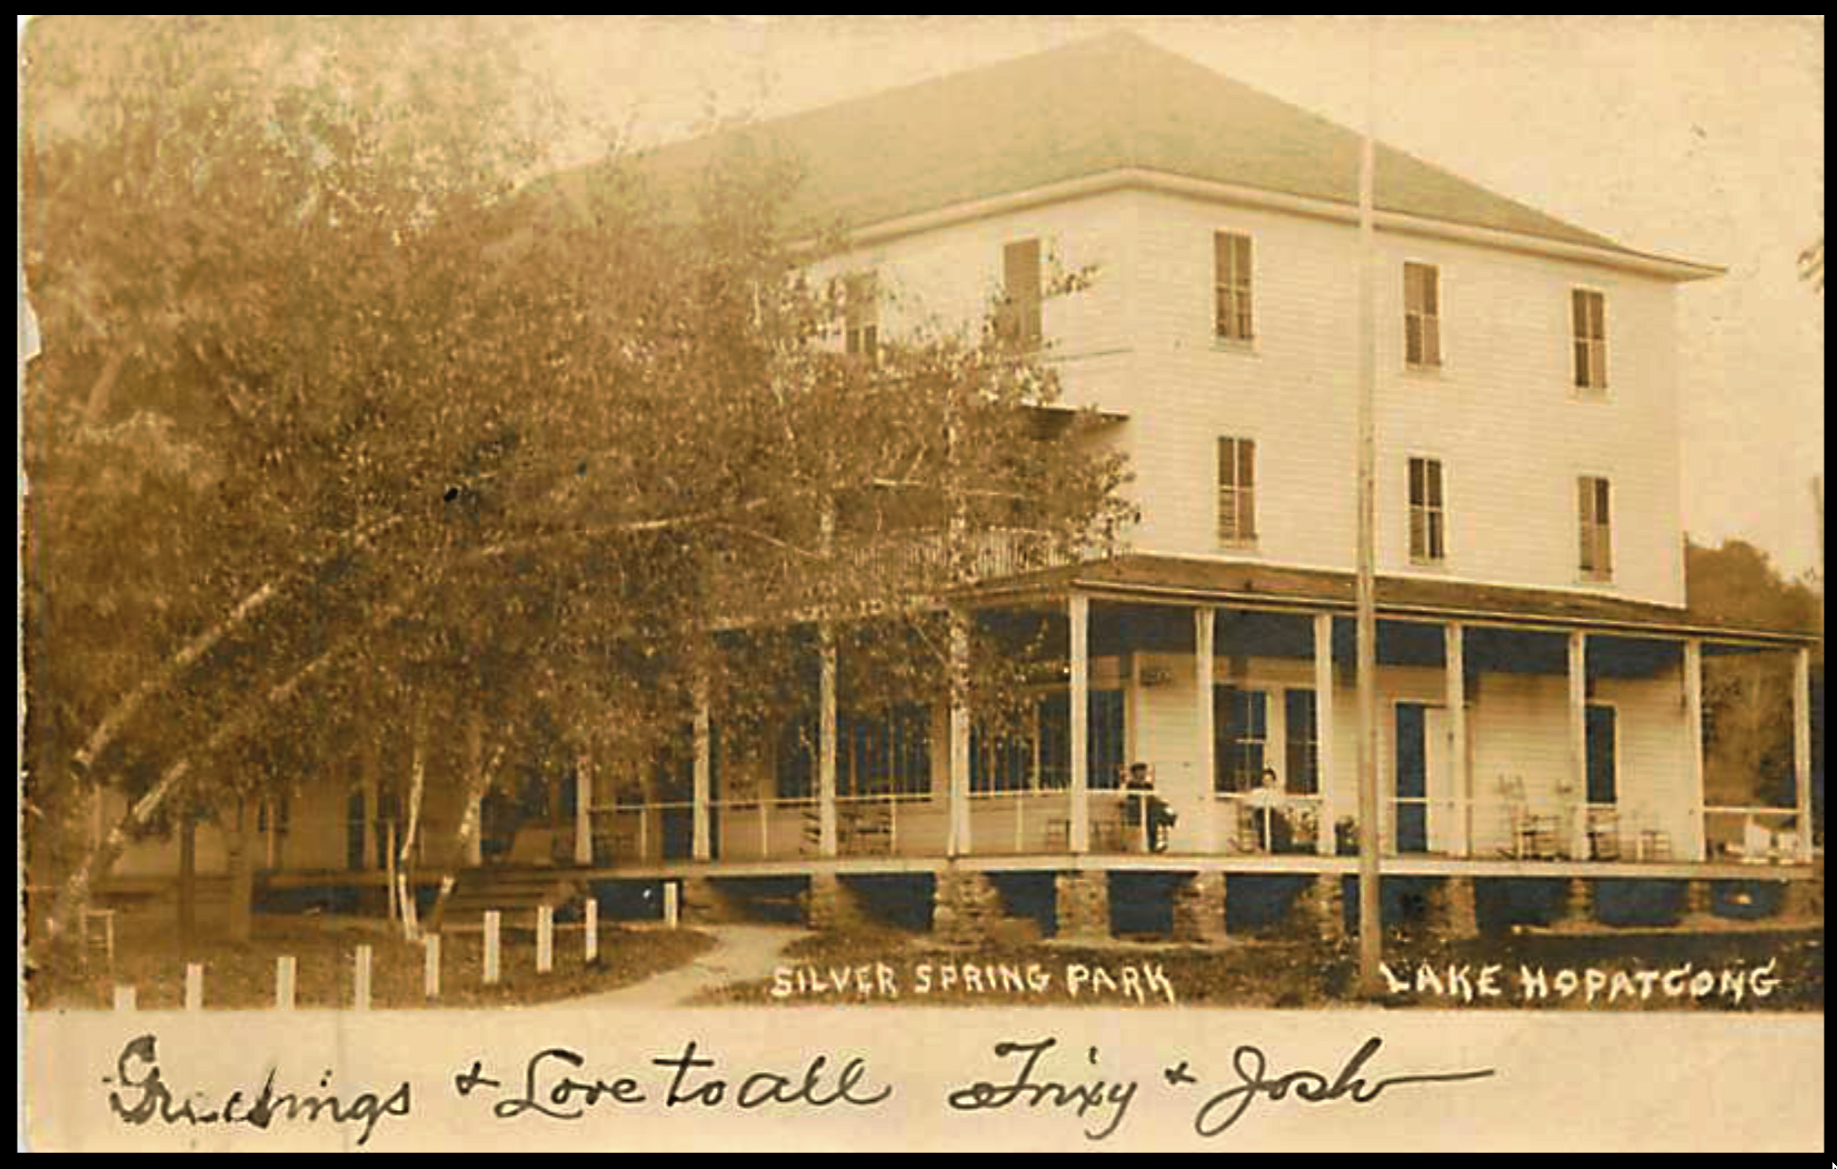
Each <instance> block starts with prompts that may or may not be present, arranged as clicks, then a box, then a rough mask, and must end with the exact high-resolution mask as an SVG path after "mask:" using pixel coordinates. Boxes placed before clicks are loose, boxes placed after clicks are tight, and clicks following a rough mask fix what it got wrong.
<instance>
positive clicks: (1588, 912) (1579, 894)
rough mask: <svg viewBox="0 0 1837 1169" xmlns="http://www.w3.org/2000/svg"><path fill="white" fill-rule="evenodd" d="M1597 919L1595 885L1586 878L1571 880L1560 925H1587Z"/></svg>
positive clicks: (1558, 920) (1559, 920)
mask: <svg viewBox="0 0 1837 1169" xmlns="http://www.w3.org/2000/svg"><path fill="white" fill-rule="evenodd" d="M1594 919H1595V883H1594V882H1593V881H1591V880H1588V879H1587V878H1585V877H1571V878H1569V889H1568V892H1567V894H1566V895H1565V896H1564V899H1563V908H1562V912H1561V914H1560V915H1559V916H1558V917H1557V920H1556V923H1557V924H1559V925H1587V924H1589V923H1590V922H1593V921H1594Z"/></svg>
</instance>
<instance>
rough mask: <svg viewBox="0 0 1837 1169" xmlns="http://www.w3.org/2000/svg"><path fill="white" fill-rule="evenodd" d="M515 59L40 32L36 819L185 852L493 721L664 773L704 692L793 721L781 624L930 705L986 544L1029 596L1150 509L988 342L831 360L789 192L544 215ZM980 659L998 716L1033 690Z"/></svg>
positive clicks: (917, 346)
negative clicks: (1034, 574) (970, 563)
mask: <svg viewBox="0 0 1837 1169" xmlns="http://www.w3.org/2000/svg"><path fill="white" fill-rule="evenodd" d="M499 31H501V26H497V25H490V24H485V23H482V22H480V21H478V20H471V19H467V20H456V21H455V20H447V19H442V20H438V21H429V20H425V19H423V18H392V19H381V18H355V19H352V20H345V21H339V22H329V21H323V20H315V19H309V18H285V17H272V18H269V17H263V18H230V17H224V18H218V17H210V18H144V19H143V18H132V19H130V18H59V19H54V20H52V21H50V22H44V23H41V24H37V25H34V26H33V34H34V35H33V37H32V38H29V43H28V46H27V47H28V61H27V70H26V98H27V121H26V132H25V151H24V157H23V160H22V167H23V173H24V176H25V190H26V200H25V204H24V209H23V218H24V224H25V236H26V247H25V267H26V279H27V286H28V288H29V289H30V293H31V295H32V297H33V301H34V304H35V306H36V309H37V312H38V317H39V320H40V323H41V329H42V333H43V337H44V348H43V353H42V355H41V357H40V358H39V359H38V361H37V362H36V363H35V364H34V366H33V367H32V369H31V370H30V371H29V377H28V383H27V387H26V400H25V413H26V417H27V422H28V425H27V434H26V436H25V451H24V455H25V464H26V473H27V479H28V482H29V485H30V490H29V493H28V496H27V501H26V525H27V532H28V538H27V546H26V569H27V573H26V600H25V605H26V614H27V624H26V637H27V649H26V652H27V695H28V702H29V709H30V711H31V715H30V720H29V722H28V728H27V732H28V746H27V756H28V767H27V774H28V795H29V798H30V799H31V800H32V801H34V803H35V804H36V805H37V806H38V807H40V808H41V809H44V810H45V811H46V814H47V816H48V817H49V818H53V819H55V818H56V816H57V813H56V812H55V809H57V808H58V807H60V806H63V807H65V808H66V809H67V808H68V807H69V806H70V805H71V803H72V797H74V796H76V795H79V794H81V792H82V791H83V790H85V788H86V786H87V785H88V784H90V783H101V784H104V785H108V786H111V787H115V788H118V789H120V790H122V791H124V792H126V793H128V794H130V795H132V796H135V797H143V796H144V797H145V799H143V801H142V806H141V812H140V814H138V815H137V817H136V819H135V820H134V821H133V823H134V824H138V825H142V826H152V827H157V826H158V823H159V817H160V816H161V815H163V814H164V809H166V808H168V807H173V806H183V805H185V804H187V803H189V804H191V805H194V806H195V807H196V808H198V809H199V810H201V811H202V812H203V813H204V814H213V813H221V812H223V811H225V810H227V809H228V808H229V807H230V805H231V804H232V803H233V802H234V801H235V799H236V798H238V797H243V796H248V795H252V794H256V793H259V792H261V791H263V790H268V789H271V788H273V787H276V786H280V787H285V786H290V785H295V784H298V783H300V782H302V780H303V779H305V778H310V777H313V776H317V775H323V774H326V773H327V772H334V773H335V772H337V771H340V770H347V767H346V765H347V763H348V762H349V761H350V758H351V757H352V756H356V757H357V758H359V759H367V760H369V761H370V764H371V765H373V766H378V767H384V768H388V769H391V770H393V771H394V772H396V773H398V774H399V773H401V772H405V771H406V770H407V768H408V766H409V762H408V759H407V758H406V756H407V754H408V752H407V749H406V748H405V747H404V742H405V741H406V740H408V739H410V738H411V736H410V735H408V734H407V733H405V728H407V727H409V726H411V725H413V724H415V722H416V720H417V719H419V718H422V717H425V718H427V719H429V720H431V725H430V727H429V738H430V740H431V742H432V743H433V744H434V745H435V746H436V748H437V747H438V746H439V745H440V744H441V743H443V742H445V741H452V740H455V739H457V738H459V737H460V735H459V731H460V729H461V728H462V727H464V726H467V725H469V724H470V722H471V720H473V719H474V718H477V719H480V720H482V722H483V723H484V725H485V726H486V727H487V728H488V734H489V735H490V737H491V740H492V743H491V747H490V749H488V750H486V751H485V752H483V753H482V755H483V756H484V757H490V758H510V759H520V758H532V759H533V760H534V761H535V762H537V763H542V762H543V761H544V760H545V759H546V760H547V763H549V764H553V763H554V762H555V761H554V760H553V759H548V758H547V757H548V756H552V755H553V754H555V753H556V752H557V751H560V752H561V753H562V754H564V755H566V754H572V753H577V752H581V751H591V752H592V753H593V754H594V755H595V756H596V757H604V758H612V759H620V758H623V759H635V758H640V757H643V756H644V755H645V754H647V753H649V752H651V751H652V750H654V748H655V747H656V746H657V745H658V744H659V743H660V742H663V741H665V740H668V739H670V738H671V737H673V736H676V735H677V734H679V733H680V728H681V726H682V725H683V723H684V721H685V720H686V718H687V713H688V710H689V709H690V705H691V699H692V696H693V695H694V694H695V693H696V691H697V690H698V688H701V687H707V688H708V689H709V690H710V691H711V692H713V693H714V694H716V695H718V696H719V698H720V700H721V702H722V704H723V709H724V710H725V711H726V712H727V715H728V716H729V717H733V718H736V719H745V718H754V719H765V718H768V717H770V716H771V715H772V714H773V713H774V712H775V711H779V710H782V708H783V704H784V703H785V702H797V701H807V700H808V699H807V695H808V691H807V690H804V689H803V688H802V681H801V680H802V679H804V678H807V677H808V675H809V669H810V659H811V649H812V640H811V636H810V634H809V631H808V629H807V628H806V629H804V630H798V629H794V628H789V627H787V623H788V622H792V621H797V622H802V623H803V624H804V625H805V626H806V627H807V626H808V624H809V622H811V621H812V620H814V619H817V618H820V619H821V620H822V621H823V622H824V623H825V624H826V625H827V626H828V627H829V628H830V629H831V630H832V632H833V636H835V637H837V638H838V639H840V640H842V641H844V642H845V643H846V644H847V652H848V655H849V660H850V661H851V662H852V663H853V666H852V668H851V669H850V670H849V672H848V673H847V675H846V677H847V678H848V679H849V685H850V686H851V687H853V688H855V689H860V684H861V683H862V682H865V681H866V680H869V679H872V680H873V687H874V688H876V690H877V693H876V694H875V695H874V696H873V697H872V699H871V700H872V701H874V702H881V701H887V700H889V699H890V697H891V695H892V694H894V693H895V692H897V693H902V694H924V693H929V694H932V695H935V694H936V693H937V687H938V685H940V683H939V681H938V679H939V677H940V676H941V673H942V671H941V670H940V669H939V668H938V667H939V666H940V665H941V663H942V661H943V659H944V657H945V656H947V655H946V648H947V645H948V642H949V637H948V635H947V633H946V631H945V628H944V619H943V618H942V617H941V615H940V612H939V608H938V602H939V598H941V597H942V596H944V595H945V594H946V593H947V592H948V590H950V589H951V588H953V587H956V586H958V585H960V584H961V583H962V581H963V578H964V576H965V571H964V567H965V557H966V551H965V550H966V548H968V547H969V546H970V545H971V544H972V543H973V542H974V541H975V540H976V539H978V538H980V536H981V535H982V534H984V533H995V532H997V531H1001V532H1006V531H1008V530H1010V529H1017V528H1018V529H1023V530H1024V531H1025V533H1026V536H1025V539H1024V542H1025V543H1026V545H1027V547H1026V548H1025V549H1024V550H1023V555H1022V557H1021V561H1020V563H1021V564H1022V565H1023V566H1024V565H1025V564H1038V563H1041V562H1043V560H1044V558H1045V557H1047V556H1048V555H1050V554H1052V553H1055V552H1057V553H1063V552H1066V551H1068V550H1074V549H1079V550H1082V549H1087V548H1091V547H1100V546H1101V545H1102V544H1103V543H1104V541H1105V540H1106V538H1107V537H1108V535H1109V534H1110V533H1112V532H1113V531H1114V529H1115V526H1116V524H1117V523H1118V522H1119V520H1120V519H1121V518H1122V515H1123V510H1122V507H1121V505H1120V504H1118V503H1116V502H1115V497H1114V489H1115V487H1116V486H1117V484H1118V483H1119V482H1120V480H1121V468H1120V465H1119V464H1118V463H1117V462H1116V461H1115V460H1113V459H1110V458H1106V457H1103V456H1101V455H1097V454H1094V453H1093V450H1094V448H1093V446H1092V444H1091V443H1089V442H1088V441H1086V435H1087V432H1088V428H1089V426H1091V425H1092V424H1091V423H1090V422H1088V421H1087V420H1084V419H1075V420H1073V422H1072V423H1071V424H1070V425H1069V426H1067V427H1059V426H1053V427H1046V426H1042V425H1041V423H1040V421H1039V420H1040V418H1041V416H1042V415H1041V412H1040V411H1038V410H1037V409H1034V407H1037V406H1040V405H1044V404H1047V403H1049V402H1050V401H1051V399H1052V398H1053V396H1054V393H1055V387H1054V385H1053V381H1052V378H1051V376H1050V374H1048V373H1047V372H1045V371H1044V369H1043V367H1042V366H1041V365H1040V363H1039V362H1037V361H1036V360H1034V359H1033V358H1032V357H1031V356H1030V355H1027V354H1024V353H1018V352H1016V351H1015V350H1014V349H1013V348H1012V347H1011V346H1009V345H1008V344H1007V343H1005V342H1004V341H1003V340H1002V339H1001V338H1000V337H998V336H996V335H995V333H994V331H992V330H985V331H984V332H983V333H982V334H980V335H977V336H969V337H920V338H915V339H913V340H911V341H910V342H909V343H906V344H892V343H888V344H884V345H883V346H882V347H881V350H880V354H879V358H878V360H877V361H874V362H867V361H863V360H860V359H858V358H854V357H850V356H848V355H845V354H843V353H841V352H840V351H839V350H840V348H841V347H840V346H839V345H837V344H835V341H836V339H837V338H838V337H839V327H840V318H839V313H840V310H841V307H842V297H841V294H840V290H839V287H838V286H837V284H836V283H835V282H831V281H813V280H811V279H810V278H809V277H808V275H807V272H808V262H809V261H810V260H811V259H812V257H811V256H810V255H809V254H808V253H794V252H792V251H791V250H790V249H789V248H788V247H787V241H786V239H785V238H784V233H783V231H782V230H781V229H780V227H779V225H778V223H777V220H776V209H777V208H778V207H779V206H781V205H782V202H783V200H784V197H785V195H786V192H787V191H788V190H789V186H788V183H789V181H790V179H789V177H788V176H787V175H786V174H785V173H784V172H783V170H782V169H781V168H778V167H776V166H774V165H770V164H766V163H760V162H758V161H757V160H753V159H749V158H748V157H747V156H745V155H742V154H730V155H723V156H721V157H720V158H719V159H718V160H717V162H716V164H715V165H714V166H713V167H712V168H711V169H710V170H709V171H708V172H707V173H706V174H704V175H702V176H700V179H699V184H698V186H697V187H696V190H695V198H693V199H684V198H681V197H677V198H674V199H666V198H665V197H664V196H665V195H667V194H670V192H660V190H659V189H658V188H657V187H655V186H654V185H653V184H651V183H650V182H649V181H648V180H647V177H646V174H645V171H644V167H643V166H642V163H641V162H639V161H634V160H632V159H628V158H622V157H614V158H612V159H610V160H608V161H607V162H606V163H604V164H603V165H599V166H596V167H593V168H590V169H588V170H586V171H582V172H577V173H575V174H573V175H571V176H569V177H568V180H567V181H566V182H565V183H544V184H540V185H533V186H527V187H524V188H522V189H518V188H516V186H515V184H514V182H513V180H514V179H515V178H516V177H518V176H522V175H527V174H530V173H533V172H534V171H535V170H536V169H537V168H538V167H539V165H540V163H541V159H542V156H541V153H540V150H539V149H538V147H537V137H538V136H537V134H536V133H535V131H536V129H538V128H539V127H538V126H537V124H536V123H534V122H530V123H529V124H528V125H525V122H526V121H527V119H525V118H522V117H506V116H503V114H502V111H504V110H506V109H519V110H520V109H523V108H525V107H526V105H527V103H525V102H524V101H522V96H523V94H524V91H525V88H526V87H527V86H528V85H530V84H531V83H532V80H533V79H532V77H531V73H530V70H528V69H527V68H526V67H525V66H524V65H523V64H522V63H520V62H517V61H516V60H515V59H514V57H513V56H507V55H506V50H505V49H504V48H503V45H504V44H507V43H509V40H508V39H507V38H502V37H499V36H497V35H496V34H497V33H498V32H499ZM675 194H677V195H678V196H680V192H676V193H675ZM977 640H978V642H979V643H980V644H981V649H980V650H979V651H978V652H977V653H976V654H975V658H976V660H977V661H978V662H979V663H981V668H980V670H979V682H978V684H979V685H980V686H981V687H982V688H983V689H984V690H986V691H988V692H990V693H997V692H999V691H1001V690H1002V689H1004V687H1009V686H1010V684H1011V682H1012V681H1013V679H1014V677H1015V674H1014V672H1013V671H1012V670H1009V669H1008V668H1007V667H1005V666H1004V665H1003V664H1002V663H1003V660H1004V657H1005V656H1006V655H1004V654H1003V653H1001V652H996V650H997V648H998V646H997V640H996V639H994V638H992V637H990V636H987V635H985V634H983V633H980V632H979V633H978V638H977ZM927 666H929V667H930V668H926V667H927ZM927 688H929V689H927ZM800 694H801V695H802V696H803V697H801V698H800ZM862 700H863V701H868V700H869V699H868V697H867V696H866V694H865V692H863V694H862ZM774 703H777V704H778V705H777V706H774ZM417 711H419V712H421V713H419V714H417V713H416V712H417ZM609 712H611V713H612V715H613V716H612V717H608V713H609ZM541 728H560V729H561V733H560V734H559V735H557V734H555V733H552V732H551V731H544V730H542V729H541ZM438 754H439V752H438V751H436V755H438ZM478 766H479V759H477V758H475V759H473V760H472V761H471V762H469V763H467V764H464V765H461V766H459V767H458V768H456V769H455V768H448V769H446V770H444V771H443V772H442V773H440V774H434V775H430V782H434V783H446V784H448V785H450V786H451V785H456V784H462V783H470V782H474V781H478V780H480V779H481V778H483V779H489V778H491V777H489V776H485V777H480V776H478V775H468V774H464V773H465V772H466V771H468V770H470V769H473V768H476V767H478ZM455 770H457V771H458V772H459V773H460V774H458V775H455V774H454V773H453V772H454V771H455ZM111 859H112V858H111V857H110V856H109V855H108V854H107V852H106V850H105V851H104V854H103V855H101V856H100V858H99V861H100V867H101V868H103V869H106V867H107V864H108V862H109V861H110V860H111Z"/></svg>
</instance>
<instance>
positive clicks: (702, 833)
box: [689, 678, 714, 861]
mask: <svg viewBox="0 0 1837 1169" xmlns="http://www.w3.org/2000/svg"><path fill="white" fill-rule="evenodd" d="M711 723H712V719H711V717H710V712H709V709H708V681H707V679H705V678H701V679H697V680H696V683H695V730H694V734H695V770H694V772H693V774H692V775H691V777H690V784H691V787H690V789H689V799H690V816H691V832H692V835H691V839H690V845H689V848H690V851H689V855H690V857H691V858H692V859H694V860H698V861H705V860H708V859H710V857H711V856H712V855H713V849H712V848H711V847H710V841H711V839H712V834H711V833H710V832H709V823H708V793H709V789H710V788H711V787H712V786H713V784H712V780H713V778H714V752H713V746H714V743H713V739H714V736H713V735H712V734H711V733H710V729H711Z"/></svg>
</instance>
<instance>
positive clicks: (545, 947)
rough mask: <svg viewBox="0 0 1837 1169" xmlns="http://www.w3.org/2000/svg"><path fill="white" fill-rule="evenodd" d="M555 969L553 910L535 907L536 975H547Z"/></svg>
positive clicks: (541, 906) (539, 906)
mask: <svg viewBox="0 0 1837 1169" xmlns="http://www.w3.org/2000/svg"><path fill="white" fill-rule="evenodd" d="M554 968H555V910H554V909H553V908H552V907H550V906H547V905H538V906H536V973H537V974H547V973H548V972H549V971H551V970H553V969H554Z"/></svg>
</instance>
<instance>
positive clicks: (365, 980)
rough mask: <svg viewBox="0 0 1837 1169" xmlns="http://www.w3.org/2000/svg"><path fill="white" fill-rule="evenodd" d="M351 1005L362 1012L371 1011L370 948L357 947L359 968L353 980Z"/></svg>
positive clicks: (353, 974) (354, 973) (353, 975)
mask: <svg viewBox="0 0 1837 1169" xmlns="http://www.w3.org/2000/svg"><path fill="white" fill-rule="evenodd" d="M351 1005H352V1006H353V1007H355V1008H356V1009H357V1010H360V1011H367V1010H369V1009H370V947H369V946H359V947H357V968H356V970H355V971H353V973H352V979H351Z"/></svg>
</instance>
